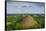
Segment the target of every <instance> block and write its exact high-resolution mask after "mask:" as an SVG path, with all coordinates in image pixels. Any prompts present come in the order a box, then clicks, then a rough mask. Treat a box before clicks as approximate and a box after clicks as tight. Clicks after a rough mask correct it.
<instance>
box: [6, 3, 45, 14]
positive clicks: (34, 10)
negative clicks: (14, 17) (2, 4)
mask: <svg viewBox="0 0 46 31" xmlns="http://www.w3.org/2000/svg"><path fill="white" fill-rule="evenodd" d="M7 14H44V3H32V2H31V3H24V2H7Z"/></svg>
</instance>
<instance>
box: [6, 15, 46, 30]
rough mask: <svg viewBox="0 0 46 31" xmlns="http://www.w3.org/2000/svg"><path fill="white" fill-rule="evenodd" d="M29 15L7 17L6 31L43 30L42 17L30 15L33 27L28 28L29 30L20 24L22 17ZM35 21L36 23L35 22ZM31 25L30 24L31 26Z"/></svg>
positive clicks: (43, 18)
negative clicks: (17, 30) (22, 30)
mask: <svg viewBox="0 0 46 31" xmlns="http://www.w3.org/2000/svg"><path fill="white" fill-rule="evenodd" d="M28 16H29V15H26V16H25V15H16V16H7V23H6V26H7V30H16V29H19V30H20V29H36V28H44V27H45V26H44V25H45V24H44V23H45V17H44V16H42V15H36V16H34V15H30V16H32V18H34V21H33V23H34V24H35V25H32V26H30V28H25V27H26V26H25V27H24V26H23V25H24V24H22V23H21V22H22V20H23V17H28ZM35 21H36V22H35ZM33 23H32V24H33Z"/></svg>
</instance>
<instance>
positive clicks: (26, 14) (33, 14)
mask: <svg viewBox="0 0 46 31" xmlns="http://www.w3.org/2000/svg"><path fill="white" fill-rule="evenodd" d="M16 15H37V16H40V15H42V16H44V15H45V14H6V16H16Z"/></svg>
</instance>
